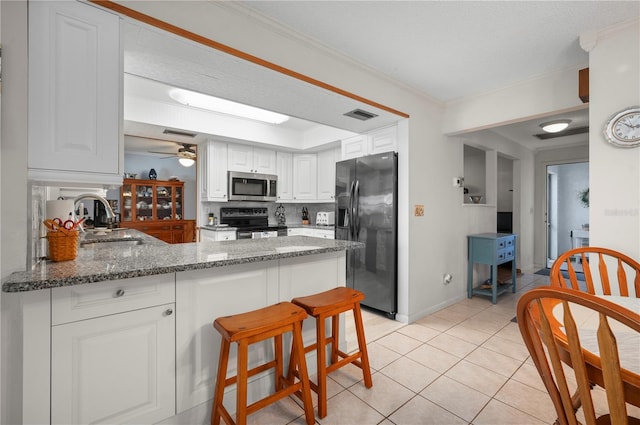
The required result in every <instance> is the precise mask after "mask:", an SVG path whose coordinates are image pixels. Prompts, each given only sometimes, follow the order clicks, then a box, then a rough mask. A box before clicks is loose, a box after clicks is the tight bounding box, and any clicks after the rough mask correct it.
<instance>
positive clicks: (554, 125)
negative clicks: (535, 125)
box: [540, 120, 571, 133]
mask: <svg viewBox="0 0 640 425" xmlns="http://www.w3.org/2000/svg"><path fill="white" fill-rule="evenodd" d="M570 122H571V120H558V121H550V122H545V123H542V124H540V127H542V130H543V131H545V132H547V133H559V132H561V131H562V130H564V129H565V128H567V127H569V123H570Z"/></svg>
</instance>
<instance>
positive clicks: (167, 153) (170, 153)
mask: <svg viewBox="0 0 640 425" xmlns="http://www.w3.org/2000/svg"><path fill="white" fill-rule="evenodd" d="M147 152H149V153H157V154H161V155H170V156H178V154H177V153H173V152H159V151H147ZM167 158H169V157H167Z"/></svg>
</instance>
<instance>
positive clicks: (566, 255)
mask: <svg viewBox="0 0 640 425" xmlns="http://www.w3.org/2000/svg"><path fill="white" fill-rule="evenodd" d="M574 259H575V260H577V261H576V262H575V263H574V262H573V261H572V260H574ZM580 271H582V273H584V281H582V280H581V279H578V276H579V275H578V273H580ZM549 278H550V281H551V286H556V287H561V288H572V289H577V290H583V291H585V292H588V293H590V294H593V295H619V296H623V297H635V298H640V263H638V262H637V261H636V260H634V259H633V258H631V257H629V256H627V255H625V254H622V253H620V252H618V251H614V250H612V249H608V248H599V247H591V246H590V247H582V248H574V249H570V250H568V251H565V252H563V253H562V254H561V255H560V256H559V257H558V258H557V259H556V260H555V262H554V263H553V265H552V266H551V272H550V274H549Z"/></svg>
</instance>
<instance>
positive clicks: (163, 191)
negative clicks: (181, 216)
mask: <svg viewBox="0 0 640 425" xmlns="http://www.w3.org/2000/svg"><path fill="white" fill-rule="evenodd" d="M172 191H173V187H171V186H158V187H156V195H157V198H156V208H157V211H156V212H157V219H158V220H171V219H172V218H173V217H171V208H172V202H173V201H172V196H173V193H172Z"/></svg>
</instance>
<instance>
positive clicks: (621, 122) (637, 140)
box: [604, 106, 640, 148]
mask: <svg viewBox="0 0 640 425" xmlns="http://www.w3.org/2000/svg"><path fill="white" fill-rule="evenodd" d="M604 137H605V138H606V139H607V142H609V143H611V144H612V145H615V146H619V147H623V148H632V147H635V146H638V145H640V107H637V106H635V107H632V108H627V109H624V110H622V111H620V112H618V113H617V114H615V115H614V116H612V117H611V118H609V120H608V121H607V125H606V127H605V129H604Z"/></svg>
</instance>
